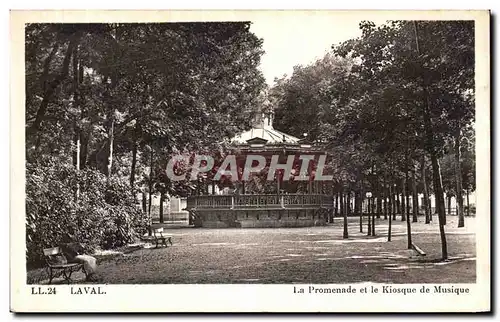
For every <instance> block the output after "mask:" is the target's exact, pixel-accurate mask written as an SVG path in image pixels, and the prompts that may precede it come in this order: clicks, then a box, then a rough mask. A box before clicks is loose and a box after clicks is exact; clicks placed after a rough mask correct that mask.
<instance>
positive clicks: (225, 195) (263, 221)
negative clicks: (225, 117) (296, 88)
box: [186, 113, 333, 228]
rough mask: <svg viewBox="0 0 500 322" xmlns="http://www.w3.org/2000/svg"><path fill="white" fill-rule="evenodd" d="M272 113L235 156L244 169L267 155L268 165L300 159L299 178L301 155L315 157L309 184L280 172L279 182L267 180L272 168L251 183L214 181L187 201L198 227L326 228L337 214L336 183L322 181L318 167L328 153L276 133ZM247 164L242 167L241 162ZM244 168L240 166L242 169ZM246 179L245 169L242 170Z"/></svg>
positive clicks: (241, 137) (235, 148)
mask: <svg viewBox="0 0 500 322" xmlns="http://www.w3.org/2000/svg"><path fill="white" fill-rule="evenodd" d="M272 121H273V120H272V114H271V113H268V114H260V113H259V116H258V117H256V119H255V121H254V126H253V127H252V128H251V129H250V130H248V131H245V132H243V133H240V134H238V135H237V136H235V137H234V138H233V139H232V140H231V145H230V153H233V154H235V155H236V158H237V159H238V160H239V161H238V164H239V165H240V164H242V163H243V162H244V161H243V160H244V158H245V156H247V155H261V156H264V157H265V159H266V160H267V161H269V160H270V159H271V157H272V156H275V155H278V156H279V157H278V158H279V160H280V163H286V160H287V158H288V157H289V156H290V155H294V156H295V158H294V167H293V170H292V173H294V174H298V172H299V167H300V162H299V160H298V156H299V155H310V158H313V157H314V160H312V161H311V162H309V165H308V174H309V179H308V180H301V181H298V180H294V179H293V176H292V178H291V179H285V180H284V178H283V171H282V170H281V171H280V170H278V171H277V172H276V173H275V174H276V175H275V176H274V180H273V181H268V180H265V179H266V178H267V170H268V168H265V169H263V170H262V171H261V172H260V173H256V174H254V175H252V176H251V177H250V178H249V180H246V181H245V180H240V179H241V178H239V179H238V180H237V181H227V180H214V179H213V177H212V178H208V184H207V185H206V187H205V188H204V189H202V191H199V192H198V193H197V194H196V195H192V196H189V197H188V198H187V208H186V209H187V210H188V211H189V212H190V215H191V217H192V218H194V225H195V226H198V227H206V228H228V227H241V228H250V227H255V228H264V227H310V226H322V225H325V224H326V223H327V221H328V216H329V214H331V213H332V208H333V198H332V194H331V186H332V185H331V182H328V181H317V180H314V178H315V168H314V166H315V164H316V163H315V162H317V159H318V157H319V156H321V155H326V153H325V151H324V150H322V148H321V147H320V146H318V145H315V144H311V143H308V142H307V141H306V140H305V139H299V138H297V137H294V136H291V135H288V134H286V133H283V132H280V131H278V130H276V129H274V128H273V124H272ZM240 161H241V162H240ZM238 167H239V166H238ZM239 173H240V174H241V169H240V170H239Z"/></svg>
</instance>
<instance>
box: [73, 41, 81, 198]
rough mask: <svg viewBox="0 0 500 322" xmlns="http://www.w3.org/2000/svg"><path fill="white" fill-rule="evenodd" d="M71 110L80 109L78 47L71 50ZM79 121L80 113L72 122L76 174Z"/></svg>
mask: <svg viewBox="0 0 500 322" xmlns="http://www.w3.org/2000/svg"><path fill="white" fill-rule="evenodd" d="M73 108H74V110H79V109H81V105H80V98H79V93H78V46H75V47H74V48H73ZM80 112H81V111H80ZM80 121H81V113H80V115H77V116H75V120H74V137H73V144H74V146H75V152H74V155H73V165H74V167H75V169H76V173H77V174H78V173H79V172H80V133H81V130H80ZM78 199H80V184H79V183H78V180H77V183H76V187H75V202H78Z"/></svg>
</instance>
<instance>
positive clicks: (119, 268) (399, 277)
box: [97, 218, 476, 284]
mask: <svg viewBox="0 0 500 322" xmlns="http://www.w3.org/2000/svg"><path fill="white" fill-rule="evenodd" d="M419 220H420V221H423V219H422V218H419ZM455 220H456V218H449V222H448V225H447V226H446V231H447V240H448V251H449V256H450V259H451V260H450V261H448V262H440V261H438V259H439V257H440V239H439V232H438V227H437V219H435V222H434V223H432V224H430V225H425V224H423V223H422V222H419V223H413V227H412V228H413V241H414V243H416V244H417V245H418V246H419V247H420V248H421V249H422V250H423V251H425V252H426V253H427V256H425V257H419V256H416V253H414V252H413V251H409V250H407V249H406V223H405V222H401V221H400V220H399V218H398V220H397V221H394V222H393V240H392V241H391V242H387V237H386V234H387V221H384V220H377V221H378V223H377V234H378V236H375V237H369V236H366V235H365V234H363V233H359V223H358V219H357V218H350V220H349V221H350V223H349V233H350V236H349V237H350V238H349V239H347V240H343V239H342V220H341V219H336V222H335V223H334V224H332V225H329V226H326V227H311V228H278V229H274V228H267V229H196V228H186V229H170V230H168V231H166V233H167V234H171V235H173V242H174V245H173V246H172V247H170V246H169V247H168V248H158V249H155V248H142V249H139V250H136V251H134V252H131V253H128V254H124V255H122V256H117V257H114V258H112V259H108V260H105V261H102V262H101V263H100V264H99V279H98V281H97V282H98V283H109V284H146V283H154V284H161V283H164V284H183V283H189V284H196V283H213V284H216V283H259V284H262V283H358V282H359V283H361V282H379V283H474V282H475V280H476V259H475V256H476V255H475V254H476V251H475V234H474V232H473V231H474V219H473V218H467V221H466V227H465V228H461V229H457V228H455V227H456V222H455ZM364 229H365V231H366V225H365V227H364Z"/></svg>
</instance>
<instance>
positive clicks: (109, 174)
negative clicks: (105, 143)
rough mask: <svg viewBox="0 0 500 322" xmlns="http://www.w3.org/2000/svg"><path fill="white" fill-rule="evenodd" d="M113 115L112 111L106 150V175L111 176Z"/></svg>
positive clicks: (113, 138) (113, 134)
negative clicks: (107, 148)
mask: <svg viewBox="0 0 500 322" xmlns="http://www.w3.org/2000/svg"><path fill="white" fill-rule="evenodd" d="M114 130H115V116H114V113H113V115H112V116H111V127H110V129H109V150H108V165H107V173H106V175H107V177H108V178H109V177H110V176H111V170H112V169H113V144H114V140H115V133H114Z"/></svg>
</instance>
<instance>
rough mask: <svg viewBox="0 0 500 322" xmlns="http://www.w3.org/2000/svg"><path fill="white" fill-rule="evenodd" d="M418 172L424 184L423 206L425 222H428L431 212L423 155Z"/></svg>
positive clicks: (429, 221)
mask: <svg viewBox="0 0 500 322" xmlns="http://www.w3.org/2000/svg"><path fill="white" fill-rule="evenodd" d="M420 170H421V171H420V172H421V173H422V184H423V186H424V208H425V223H426V224H430V223H431V218H432V213H431V203H430V199H429V188H428V187H427V178H426V177H427V174H426V171H425V155H424V156H422V165H421V167H420Z"/></svg>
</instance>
